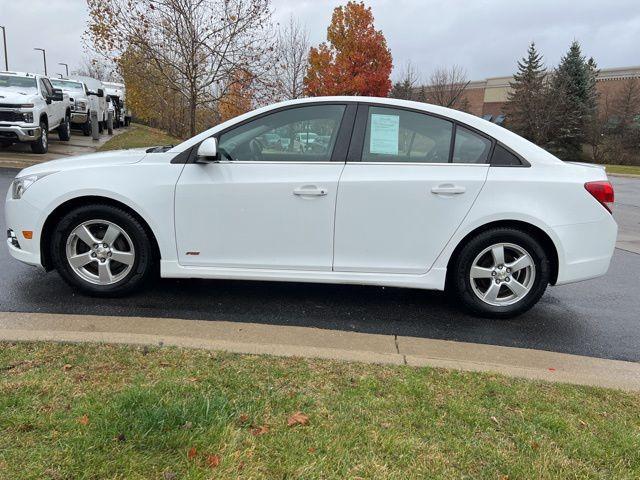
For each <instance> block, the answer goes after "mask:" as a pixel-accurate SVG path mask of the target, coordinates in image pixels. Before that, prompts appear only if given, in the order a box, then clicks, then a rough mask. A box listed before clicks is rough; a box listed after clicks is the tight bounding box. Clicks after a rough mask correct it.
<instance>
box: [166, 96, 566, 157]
mask: <svg viewBox="0 0 640 480" xmlns="http://www.w3.org/2000/svg"><path fill="white" fill-rule="evenodd" d="M333 102H335V103H367V104H375V105H379V106H382V107H400V108H406V109H412V110H418V111H423V112H425V113H431V114H434V115H438V116H441V117H446V118H449V119H452V120H455V121H457V122H459V123H461V124H463V125H468V126H470V127H472V128H475V129H477V130H479V131H481V132H484V133H486V134H487V135H489V136H491V137H493V138H495V139H496V140H497V141H499V142H501V143H503V144H504V145H506V146H507V147H509V148H511V149H513V150H515V151H516V152H517V153H518V154H520V155H522V156H523V157H524V158H526V159H527V161H529V162H531V161H533V162H534V163H535V162H537V163H558V162H560V160H558V159H557V158H556V157H554V156H553V155H551V154H550V153H549V152H547V151H546V150H544V149H542V148H540V147H538V146H537V145H535V144H534V143H532V142H530V141H528V140H526V139H525V138H522V137H521V136H519V135H517V134H515V133H513V132H511V131H510V130H507V129H506V128H504V127H501V126H499V125H496V124H495V123H492V122H488V121H487V120H484V119H482V118H481V117H477V116H475V115H472V114H470V113H465V112H461V111H459V110H454V109H452V108H447V107H441V106H439V105H432V104H430V103H423V102H414V101H411V100H401V99H397V98H385V97H358V96H326V97H307V98H299V99H295V100H287V101H284V102H278V103H274V104H271V105H268V106H266V107H262V108H258V109H256V110H252V111H250V112H247V113H245V114H243V115H240V116H238V117H235V118H232V119H231V120H227V121H226V122H223V123H221V124H219V125H216V126H215V127H213V128H210V129H209V130H206V131H204V132H202V133H200V134H198V135H196V136H195V137H192V138H191V139H189V140H186V141H185V142H183V143H181V144H180V145H177V146H176V147H174V148H173V149H171V151H172V152H174V151H175V152H176V153H178V152H181V151H183V150H186V149H187V148H190V147H191V146H193V145H195V144H197V143H199V142H201V141H202V140H204V139H205V138H208V137H210V136H212V135H214V134H215V133H217V132H219V131H220V130H224V129H225V128H228V127H231V126H233V125H235V124H236V123H241V122H243V121H245V120H248V119H250V118H252V117H254V116H256V115H260V114H263V113H268V112H269V111H271V110H276V109H279V108H283V107H289V106H296V105H307V104H314V103H333Z"/></svg>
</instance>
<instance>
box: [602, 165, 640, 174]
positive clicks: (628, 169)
mask: <svg viewBox="0 0 640 480" xmlns="http://www.w3.org/2000/svg"><path fill="white" fill-rule="evenodd" d="M606 169H607V173H623V174H625V173H626V174H628V175H640V166H635V165H607V166H606Z"/></svg>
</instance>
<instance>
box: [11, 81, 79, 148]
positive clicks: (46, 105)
mask: <svg viewBox="0 0 640 480" xmlns="http://www.w3.org/2000/svg"><path fill="white" fill-rule="evenodd" d="M54 130H57V132H58V137H59V138H60V140H65V141H67V140H69V138H70V137H71V104H70V102H69V95H68V94H66V93H63V92H62V90H60V89H58V88H54V87H53V85H51V81H50V80H49V78H47V77H45V76H44V75H38V74H33V73H22V72H0V145H1V146H5V147H6V146H9V145H11V144H13V143H16V142H29V143H30V144H31V150H32V151H33V152H34V153H47V151H48V149H49V132H53V131H54Z"/></svg>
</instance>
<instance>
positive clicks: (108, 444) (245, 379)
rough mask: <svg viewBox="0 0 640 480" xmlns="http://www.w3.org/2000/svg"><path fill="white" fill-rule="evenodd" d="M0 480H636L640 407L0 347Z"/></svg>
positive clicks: (586, 394)
mask: <svg viewBox="0 0 640 480" xmlns="http://www.w3.org/2000/svg"><path fill="white" fill-rule="evenodd" d="M296 412H301V414H298V415H297V416H294V414H296ZM292 416H294V418H292ZM296 418H297V423H296V422H294V424H293V425H289V424H288V423H289V420H292V421H293V420H295V419H296ZM307 418H308V420H307ZM0 478H2V479H11V480H16V479H25V478H29V479H48V478H50V479H85V478H86V479H89V478H92V479H106V478H109V479H116V478H117V479H139V478H151V479H185V478H193V479H204V478H247V479H258V478H264V479H288V478H291V479H297V478H304V479H320V478H322V479H345V478H375V479H387V478H389V479H409V478H416V479H423V478H430V479H433V478H441V479H453V478H473V479H485V478H486V479H507V478H508V479H509V480H514V479H533V478H536V479H538V478H548V479H559V478H601V479H603V478H615V479H622V478H627V479H635V478H640V395H638V394H631V393H624V392H620V391H614V390H606V389H598V388H587V387H578V386H569V385H560V384H549V383H543V382H532V381H525V380H517V379H511V378H507V377H503V376H499V375H491V374H479V373H460V372H455V371H447V370H442V369H432V368H411V367H396V366H377V365H365V364H358V363H342V362H330V361H323V360H306V359H299V358H275V357H269V356H250V355H235V354H228V353H220V352H208V351H198V350H183V349H177V348H163V349H156V348H151V349H147V348H134V347H120V346H108V345H60V344H49V343H18V344H12V343H4V344H0Z"/></svg>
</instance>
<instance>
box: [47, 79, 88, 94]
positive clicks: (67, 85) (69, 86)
mask: <svg viewBox="0 0 640 480" xmlns="http://www.w3.org/2000/svg"><path fill="white" fill-rule="evenodd" d="M51 84H52V85H53V86H54V87H56V88H62V89H64V90H73V91H74V92H84V86H83V85H82V83H80V82H72V81H69V80H51Z"/></svg>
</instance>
